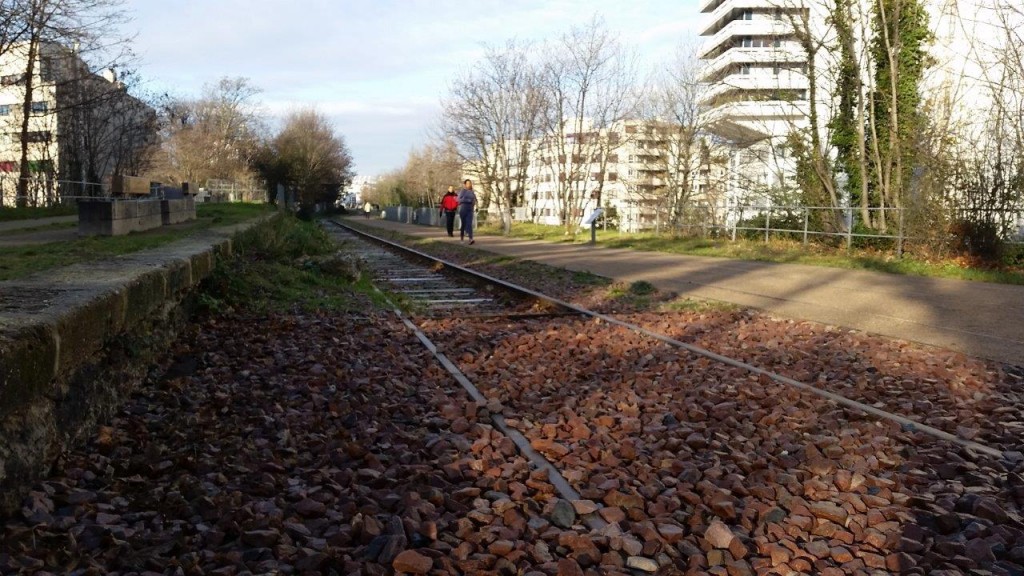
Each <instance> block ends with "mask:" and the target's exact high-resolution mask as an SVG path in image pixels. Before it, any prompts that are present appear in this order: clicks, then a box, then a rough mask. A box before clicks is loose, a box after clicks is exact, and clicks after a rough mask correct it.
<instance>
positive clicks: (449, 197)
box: [438, 186, 459, 237]
mask: <svg viewBox="0 0 1024 576" xmlns="http://www.w3.org/2000/svg"><path fill="white" fill-rule="evenodd" d="M458 209H459V197H458V195H457V194H455V186H449V187H448V191H447V192H445V193H444V197H443V198H441V212H440V213H439V214H438V216H443V217H444V218H445V221H444V225H445V227H447V228H448V236H451V237H454V236H455V211H456V210H458Z"/></svg>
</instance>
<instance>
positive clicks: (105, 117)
mask: <svg viewBox="0 0 1024 576" xmlns="http://www.w3.org/2000/svg"><path fill="white" fill-rule="evenodd" d="M32 68H33V72H32V97H31V99H30V100H29V105H28V130H27V131H23V129H22V128H23V121H24V119H25V102H26V98H25V94H26V87H27V84H28V82H27V79H28V75H27V70H28V46H27V44H19V45H14V46H12V47H10V48H9V49H8V50H7V51H6V52H5V53H4V54H3V55H2V56H0V193H2V198H3V202H4V204H7V205H10V204H12V203H14V202H15V194H16V191H17V188H18V182H19V179H20V177H21V175H20V168H21V157H22V135H23V133H24V141H25V142H26V143H27V159H28V165H29V172H30V178H29V180H30V181H31V186H30V190H29V194H30V198H29V201H30V202H38V201H52V200H55V199H56V198H58V197H64V196H76V195H99V194H102V193H103V192H104V190H103V188H104V186H103V183H104V182H105V181H107V180H109V177H110V176H111V175H112V174H134V173H135V170H136V169H137V168H138V164H137V162H138V161H139V160H140V156H141V155H140V154H139V152H140V151H141V150H143V149H144V148H146V147H147V146H148V145H150V144H151V143H152V141H153V138H154V137H155V134H156V114H155V112H154V111H153V110H152V108H150V107H149V106H148V105H146V104H145V103H144V102H142V101H141V100H138V99H137V98H135V97H133V96H131V95H130V94H128V93H127V91H126V89H125V86H124V85H123V84H122V83H120V82H118V80H117V77H116V74H114V72H113V71H111V70H106V71H104V72H103V73H101V74H94V73H93V72H91V71H90V70H89V67H88V66H87V65H86V63H85V62H84V61H83V60H82V58H81V57H80V56H79V55H78V54H77V53H76V52H75V51H74V50H73V49H70V48H67V47H65V46H61V45H59V44H53V43H42V44H40V45H39V46H38V53H37V54H36V60H35V62H34V65H33V66H32ZM58 180H60V181H61V182H60V183H58Z"/></svg>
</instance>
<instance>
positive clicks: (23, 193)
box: [17, 34, 39, 207]
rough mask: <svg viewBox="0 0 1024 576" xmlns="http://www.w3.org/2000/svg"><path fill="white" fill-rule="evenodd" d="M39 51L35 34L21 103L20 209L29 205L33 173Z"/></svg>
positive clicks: (30, 40)
mask: <svg viewBox="0 0 1024 576" xmlns="http://www.w3.org/2000/svg"><path fill="white" fill-rule="evenodd" d="M38 50H39V38H38V36H37V35H36V34H33V35H32V38H31V39H29V42H28V63H27V64H26V66H25V98H24V99H23V100H22V103H21V112H22V118H21V161H20V162H19V166H18V196H17V206H18V207H24V206H27V205H28V180H29V178H30V177H31V173H32V171H31V170H30V166H29V160H28V147H29V141H28V133H29V122H30V120H31V119H32V88H33V84H34V82H33V80H32V77H33V75H34V74H35V67H36V53H37V52H38Z"/></svg>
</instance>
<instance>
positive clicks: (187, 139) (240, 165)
mask: <svg viewBox="0 0 1024 576" xmlns="http://www.w3.org/2000/svg"><path fill="white" fill-rule="evenodd" d="M259 92H260V90H259V89H258V88H256V87H255V86H253V85H252V83H251V82H250V81H249V80H248V79H246V78H222V79H221V80H220V81H218V82H217V83H216V84H213V85H207V86H206V87H205V88H204V91H203V95H202V96H201V97H199V98H197V99H194V100H188V99H178V100H172V101H171V102H169V103H167V104H166V105H165V107H164V109H163V111H162V116H163V118H162V122H163V134H162V138H161V146H160V150H159V151H158V153H157V154H156V159H155V160H154V166H153V169H152V171H153V175H154V176H156V177H157V178H159V179H161V180H170V181H176V182H192V183H200V184H201V183H204V182H206V181H208V180H210V179H226V180H233V181H244V180H247V179H250V178H251V177H252V176H253V170H252V167H253V165H254V164H255V163H256V160H257V158H256V156H257V154H258V152H259V148H260V141H261V136H262V134H263V132H264V130H265V127H264V126H263V124H262V114H261V108H260V104H259V102H258V101H257V100H256V97H257V95H258V94H259Z"/></svg>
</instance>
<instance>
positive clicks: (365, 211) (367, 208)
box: [363, 202, 373, 218]
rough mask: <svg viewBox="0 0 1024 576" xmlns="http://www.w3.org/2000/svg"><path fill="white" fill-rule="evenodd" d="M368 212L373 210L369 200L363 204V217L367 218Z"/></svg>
mask: <svg viewBox="0 0 1024 576" xmlns="http://www.w3.org/2000/svg"><path fill="white" fill-rule="evenodd" d="M370 212H373V204H370V203H369V202H367V203H366V204H363V218H369V217H370Z"/></svg>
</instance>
